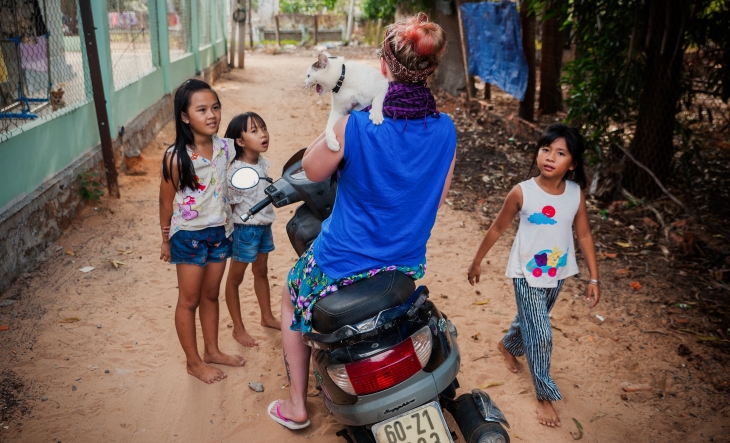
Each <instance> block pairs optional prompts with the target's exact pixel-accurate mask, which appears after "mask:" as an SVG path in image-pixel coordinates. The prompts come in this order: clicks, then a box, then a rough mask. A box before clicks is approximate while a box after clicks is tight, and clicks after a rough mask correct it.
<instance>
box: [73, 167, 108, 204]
mask: <svg viewBox="0 0 730 443" xmlns="http://www.w3.org/2000/svg"><path fill="white" fill-rule="evenodd" d="M77 177H78V179H79V180H80V181H81V183H80V184H79V194H81V197H82V198H83V199H84V200H92V201H98V200H100V199H101V196H102V195H104V185H103V184H102V183H101V182H100V181H99V174H97V173H96V172H93V171H86V172H84V173H83V174H79V175H78V176H77Z"/></svg>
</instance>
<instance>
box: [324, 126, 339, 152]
mask: <svg viewBox="0 0 730 443" xmlns="http://www.w3.org/2000/svg"><path fill="white" fill-rule="evenodd" d="M324 139H325V141H327V147H328V148H330V151H333V152H337V151H339V150H340V142H338V141H337V136H336V135H335V132H334V131H331V132H330V131H327V132H326V133H325V136H324Z"/></svg>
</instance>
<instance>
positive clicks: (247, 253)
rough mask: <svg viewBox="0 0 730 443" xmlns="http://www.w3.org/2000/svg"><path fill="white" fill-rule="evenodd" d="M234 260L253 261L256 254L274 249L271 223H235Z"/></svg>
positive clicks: (266, 252)
mask: <svg viewBox="0 0 730 443" xmlns="http://www.w3.org/2000/svg"><path fill="white" fill-rule="evenodd" d="M233 226H234V230H233V255H232V257H233V260H236V261H240V262H244V263H253V262H255V261H256V255H258V254H268V253H269V252H271V251H273V250H274V235H273V234H272V233H271V225H238V224H237V225H233Z"/></svg>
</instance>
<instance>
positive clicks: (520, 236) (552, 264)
mask: <svg viewBox="0 0 730 443" xmlns="http://www.w3.org/2000/svg"><path fill="white" fill-rule="evenodd" d="M519 186H520V188H522V209H520V226H519V228H518V229H517V235H516V236H515V242H514V243H512V252H511V253H510V256H509V263H508V264H507V273H506V275H507V277H510V278H524V279H526V280H527V284H528V285H530V286H532V287H533V288H554V287H556V286H557V284H558V280H563V279H564V278H566V277H570V276H571V275H575V274H577V273H578V265H577V264H576V261H575V247H574V244H573V221H574V220H575V214H576V213H577V212H578V207H579V206H580V192H581V191H580V186H578V184H576V183H575V182H572V181H570V180H566V181H565V191H563V193H562V194H560V195H552V194H548V193H547V192H545V191H543V190H542V188H541V187H540V186H539V185H538V184H537V183H536V182H535V179H534V178H532V179H530V180H527V181H524V182H522V183H520V184H519Z"/></svg>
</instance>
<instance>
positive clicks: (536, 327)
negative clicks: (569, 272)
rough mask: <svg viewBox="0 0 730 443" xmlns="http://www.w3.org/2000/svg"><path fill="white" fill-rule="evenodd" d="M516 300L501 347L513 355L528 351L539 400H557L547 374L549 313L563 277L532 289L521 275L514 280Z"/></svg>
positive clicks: (550, 339) (550, 346)
mask: <svg viewBox="0 0 730 443" xmlns="http://www.w3.org/2000/svg"><path fill="white" fill-rule="evenodd" d="M513 281H514V285H515V297H516V299H517V317H515V320H514V322H512V326H510V328H509V331H508V332H507V335H505V336H504V338H503V339H502V343H503V344H504V347H505V348H506V349H507V351H509V353H510V354H512V355H514V356H515V357H519V356H521V355H525V354H527V364H528V365H529V366H530V372H531V373H532V382H533V384H534V385H535V394H536V395H537V399H538V400H550V401H556V400H560V399H561V398H562V397H561V396H560V391H558V387H557V386H556V385H555V382H554V381H553V379H552V378H551V377H550V354H552V352H553V332H552V329H551V327H550V318H549V317H548V313H549V312H550V310H551V309H552V308H553V305H555V300H557V298H558V294H559V293H560V289H561V288H562V287H563V280H558V286H557V287H555V288H533V287H530V286H529V285H528V284H527V280H525V279H524V278H515V279H513Z"/></svg>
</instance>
